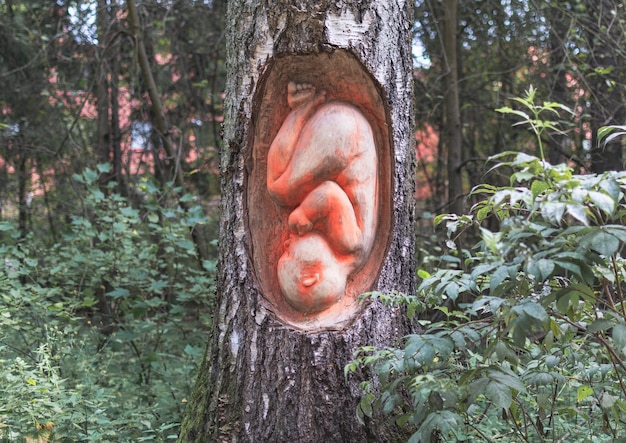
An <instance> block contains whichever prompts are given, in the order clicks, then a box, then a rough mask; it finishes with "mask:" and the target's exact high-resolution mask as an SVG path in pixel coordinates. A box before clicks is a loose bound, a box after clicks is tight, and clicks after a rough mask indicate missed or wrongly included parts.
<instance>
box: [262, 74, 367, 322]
mask: <svg viewBox="0 0 626 443" xmlns="http://www.w3.org/2000/svg"><path fill="white" fill-rule="evenodd" d="M287 104H288V106H289V108H290V109H291V111H290V112H289V114H288V115H287V117H286V118H285V120H284V122H283V123H282V126H281V127H280V130H279V131H278V134H277V135H276V137H275V138H274V140H273V142H272V144H271V146H270V148H269V152H268V157H267V188H268V191H269V194H270V196H271V198H272V199H273V200H274V201H275V202H276V203H277V204H278V205H280V206H281V207H284V208H287V209H288V210H289V211H291V212H290V214H289V220H288V224H289V228H288V229H289V235H288V237H287V240H286V241H285V242H284V245H283V248H284V249H283V252H282V255H281V256H280V259H279V260H278V265H277V270H276V272H277V275H278V282H279V285H280V289H281V292H282V295H283V297H284V298H285V300H286V301H287V303H288V304H289V305H290V306H291V307H292V308H293V309H295V310H296V311H298V312H301V313H303V314H315V313H318V312H322V311H324V310H326V309H328V308H330V307H331V306H333V305H334V304H336V303H338V302H339V301H340V300H341V299H342V297H343V296H344V294H345V292H346V283H347V281H348V279H349V278H350V277H351V276H352V275H353V273H354V272H356V271H358V270H359V269H360V268H361V267H362V266H363V264H364V263H365V261H367V259H368V257H369V254H370V252H371V251H372V246H373V243H374V237H375V233H376V227H377V221H378V220H377V219H378V159H377V154H376V144H375V139H374V134H373V132H372V127H371V125H370V123H369V122H368V120H367V119H366V118H365V116H364V115H363V113H362V112H361V111H359V109H358V108H357V107H355V106H353V105H351V104H349V103H347V102H344V101H340V100H327V99H326V92H325V91H323V90H319V91H318V90H317V89H316V88H315V87H314V86H313V85H311V84H308V83H300V84H298V83H294V82H291V83H289V85H288V87H287Z"/></svg>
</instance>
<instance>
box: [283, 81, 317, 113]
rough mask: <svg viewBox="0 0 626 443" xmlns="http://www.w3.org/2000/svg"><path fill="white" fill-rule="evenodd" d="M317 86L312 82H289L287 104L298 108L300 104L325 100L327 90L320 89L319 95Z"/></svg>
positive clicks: (292, 107)
mask: <svg viewBox="0 0 626 443" xmlns="http://www.w3.org/2000/svg"><path fill="white" fill-rule="evenodd" d="M316 92H317V88H316V87H315V86H313V85H312V84H310V83H296V82H289V84H288V85H287V104H288V105H289V107H290V108H291V109H296V108H297V107H299V106H300V105H302V104H304V103H306V102H308V101H312V100H313V99H315V100H314V101H315V102H316V104H317V103H321V102H323V101H324V98H325V96H326V91H320V92H319V93H318V94H317V95H316Z"/></svg>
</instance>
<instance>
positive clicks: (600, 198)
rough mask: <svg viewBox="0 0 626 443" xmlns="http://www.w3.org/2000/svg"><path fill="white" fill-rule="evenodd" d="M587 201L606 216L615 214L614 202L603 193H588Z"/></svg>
mask: <svg viewBox="0 0 626 443" xmlns="http://www.w3.org/2000/svg"><path fill="white" fill-rule="evenodd" d="M588 195H589V200H591V203H593V204H594V205H595V206H597V207H598V208H599V209H600V210H601V211H602V212H604V213H605V214H606V215H608V216H611V215H613V213H614V212H615V207H616V202H615V200H613V199H612V198H611V197H610V196H609V195H607V194H605V193H603V192H597V191H589V193H588Z"/></svg>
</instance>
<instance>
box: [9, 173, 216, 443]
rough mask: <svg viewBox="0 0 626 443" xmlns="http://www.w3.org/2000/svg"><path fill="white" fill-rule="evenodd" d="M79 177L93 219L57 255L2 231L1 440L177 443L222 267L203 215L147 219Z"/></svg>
mask: <svg viewBox="0 0 626 443" xmlns="http://www.w3.org/2000/svg"><path fill="white" fill-rule="evenodd" d="M99 168H100V170H99V171H94V170H86V171H85V172H84V173H83V174H81V175H77V176H75V177H74V179H75V181H76V184H77V186H80V187H82V190H83V195H84V198H83V199H82V201H81V205H82V214H81V215H77V216H74V217H73V218H72V220H71V229H68V231H67V232H66V233H65V235H64V237H63V239H62V240H61V241H59V242H57V243H56V244H54V245H52V246H46V245H45V243H44V242H43V241H40V240H39V239H37V238H33V237H32V236H30V237H27V238H20V236H19V233H18V232H16V230H15V228H14V226H12V225H11V224H10V223H2V224H0V230H1V231H2V232H1V234H2V236H3V237H2V239H3V241H2V245H0V257H2V260H3V263H2V264H1V265H0V386H2V389H0V441H1V440H3V439H4V440H8V441H20V440H23V439H25V438H30V439H33V438H37V437H42V438H44V437H45V438H47V439H49V441H72V442H74V441H86V442H106V441H111V442H124V441H148V440H150V441H152V440H153V441H164V440H170V439H175V438H176V437H177V432H178V424H179V422H180V419H181V416H182V412H183V409H184V407H185V402H186V399H187V398H188V397H189V395H190V392H191V389H192V386H193V383H194V379H195V371H196V369H197V366H198V364H199V362H200V359H201V357H202V353H203V351H204V347H205V344H206V340H207V336H208V334H207V330H208V326H209V321H210V320H209V314H210V306H211V299H212V293H213V290H214V289H213V271H214V265H215V264H214V262H209V261H205V262H203V263H200V262H199V261H198V259H197V255H196V251H195V247H194V244H193V242H192V241H191V239H190V229H194V228H195V227H197V226H198V224H202V223H206V222H207V220H206V218H204V217H203V216H202V211H201V210H200V209H198V210H192V211H187V212H185V211H182V210H181V209H180V208H178V207H167V206H166V205H164V204H162V203H161V202H160V201H159V199H158V195H160V193H158V192H157V189H156V187H154V186H153V185H152V184H151V183H150V182H148V181H145V182H143V184H142V195H141V197H142V198H143V199H144V202H143V204H142V210H141V211H140V210H138V209H136V208H134V207H132V206H131V205H130V204H129V202H128V200H127V199H126V198H123V197H122V196H120V195H119V194H117V193H115V192H113V191H114V190H107V189H104V190H102V189H100V187H99V186H98V184H97V178H98V175H99V172H104V171H106V165H101V166H99Z"/></svg>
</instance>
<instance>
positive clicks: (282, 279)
mask: <svg viewBox="0 0 626 443" xmlns="http://www.w3.org/2000/svg"><path fill="white" fill-rule="evenodd" d="M348 273H349V270H348V269H347V267H346V266H345V265H343V264H342V263H341V262H340V261H338V260H337V259H336V258H335V255H334V254H333V251H332V250H331V249H330V247H329V246H328V243H327V242H326V240H324V238H323V237H322V236H321V235H319V234H317V233H315V232H311V233H308V234H306V235H304V236H302V237H296V236H293V237H292V239H291V241H290V243H289V246H288V247H287V250H286V251H285V253H284V254H283V255H282V256H281V257H280V259H279V260H278V282H279V284H280V289H281V291H282V292H283V295H284V297H285V300H287V302H288V303H289V305H290V306H291V307H292V308H294V309H296V310H298V311H300V312H303V313H308V314H314V313H317V312H321V311H323V310H325V309H326V308H329V307H330V306H331V305H333V304H334V303H336V302H338V301H339V300H340V299H341V298H342V297H343V295H344V293H345V291H346V280H347V278H348Z"/></svg>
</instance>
